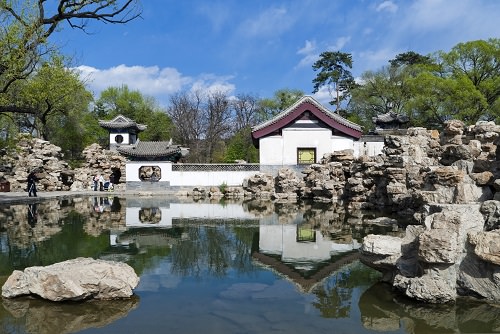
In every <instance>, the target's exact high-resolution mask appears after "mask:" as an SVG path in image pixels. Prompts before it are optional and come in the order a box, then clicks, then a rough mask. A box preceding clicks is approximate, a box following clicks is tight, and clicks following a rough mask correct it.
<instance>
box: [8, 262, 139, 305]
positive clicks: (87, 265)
mask: <svg viewBox="0 0 500 334" xmlns="http://www.w3.org/2000/svg"><path fill="white" fill-rule="evenodd" d="M138 284H139V277H138V276H137V274H136V273H135V272H134V269H132V267H130V266H129V265H128V264H126V263H121V262H114V261H104V260H94V259H92V258H76V259H73V260H67V261H64V262H59V263H55V264H52V265H49V266H46V267H40V266H36V267H28V268H26V269H24V271H19V270H15V271H14V272H13V273H12V274H11V275H10V276H9V278H8V279H7V281H6V282H5V284H4V285H3V287H2V296H3V297H5V298H13V297H17V296H24V295H37V296H39V297H41V298H44V299H48V300H51V301H64V300H72V301H78V300H85V299H92V298H93V299H117V298H128V297H130V296H132V294H133V292H132V290H133V289H135V287H137V285H138Z"/></svg>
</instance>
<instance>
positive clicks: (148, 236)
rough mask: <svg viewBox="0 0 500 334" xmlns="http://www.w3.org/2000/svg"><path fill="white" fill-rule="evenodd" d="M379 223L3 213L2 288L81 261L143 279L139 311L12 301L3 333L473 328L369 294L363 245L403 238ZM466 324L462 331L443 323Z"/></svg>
mask: <svg viewBox="0 0 500 334" xmlns="http://www.w3.org/2000/svg"><path fill="white" fill-rule="evenodd" d="M379 216H380V213H373V212H347V211H346V210H345V209H344V208H343V207H342V206H341V205H338V204H335V205H325V204H317V203H302V202H301V203H270V202H265V201H247V202H243V203H241V202H233V201H225V202H216V203H213V202H207V201H198V202H197V201H192V200H186V201H181V200H175V201H172V200H166V199H165V198H157V197H144V198H142V197H135V198H118V197H114V196H96V197H89V198H75V199H72V200H65V201H49V202H41V203H38V204H36V205H31V206H29V205H28V206H27V205H13V206H10V207H0V284H3V282H4V281H5V279H6V278H7V276H8V275H9V274H10V273H11V272H12V271H13V270H14V269H24V268H25V267H27V266H33V265H48V264H52V263H55V262H60V261H63V260H66V259H70V258H75V257H78V256H86V257H94V258H101V259H110V260H118V261H124V262H127V263H128V264H130V265H131V266H132V267H133V268H134V269H135V271H136V272H137V273H138V274H139V275H140V277H141V283H140V285H139V287H138V288H137V290H136V294H137V296H138V297H140V299H141V303H140V304H139V301H138V299H134V300H131V301H129V302H128V303H124V304H120V303H111V304H109V305H106V304H93V303H81V304H78V303H76V304H53V303H46V302H43V301H40V300H32V299H31V300H4V303H3V308H0V325H1V326H2V327H0V331H1V330H2V328H8V329H9V330H4V331H5V332H7V333H24V332H30V333H45V332H76V331H79V330H82V329H85V328H86V329H87V331H86V332H88V333H93V332H96V333H97V332H99V329H97V328H98V327H100V326H104V328H105V330H103V332H120V331H122V332H143V331H144V326H147V327H148V328H149V329H150V330H149V332H167V331H173V332H196V331H201V330H203V331H204V332H207V333H209V332H224V331H225V332H234V331H247V332H260V333H264V332H271V331H274V330H276V329H280V330H283V331H284V330H286V331H287V332H289V333H295V332H296V333H299V332H306V331H307V332H309V333H313V332H325V331H327V330H331V328H332V326H334V327H335V328H336V329H338V330H339V331H343V332H346V333H349V332H353V333H354V332H363V331H366V330H375V331H382V332H385V331H398V332H400V331H404V332H407V333H417V332H422V330H424V331H426V330H429V332H430V333H432V332H439V331H445V332H446V331H450V329H452V330H455V331H456V330H458V329H460V330H462V331H466V330H467V328H469V327H471V326H472V327H473V324H474V323H475V322H474V321H476V320H473V318H472V316H470V314H469V313H467V312H465V311H464V309H465V308H460V306H458V304H457V307H456V308H454V309H453V310H451V311H450V310H447V309H443V310H444V311H442V312H441V311H440V312H441V313H440V312H436V309H434V308H430V307H429V306H419V305H416V304H412V303H411V302H402V301H401V300H398V299H396V298H394V296H392V295H390V294H388V292H387V291H386V290H382V289H381V288H380V286H378V285H375V286H373V284H374V283H375V282H377V280H378V277H379V274H378V273H377V272H376V271H374V270H372V269H370V268H368V267H366V266H364V265H362V264H361V263H360V262H359V261H358V260H357V258H358V251H357V249H358V248H359V247H360V242H361V240H362V238H363V237H364V236H365V235H367V234H369V233H379V234H391V235H400V234H401V233H402V230H401V228H399V226H398V222H397V221H394V220H391V219H388V218H380V217H379ZM372 286H373V287H372ZM384 291H386V292H384ZM384 293H385V294H384ZM101 305H102V306H101ZM466 305H469V304H466ZM475 307H476V306H474V308H473V309H472V310H476V308H475ZM105 309H107V311H106V310H105ZM132 309H135V311H134V312H129V311H130V310H132ZM106 312H109V313H106ZM474 312H476V311H474ZM474 312H473V313H474ZM477 312H478V313H479V312H480V313H481V314H480V316H479V315H478V316H477V319H478V320H477V321H478V322H480V323H483V327H481V328H485V329H489V330H490V331H491V330H495V329H499V328H500V327H499V324H498V321H497V320H496V319H497V316H498V313H497V309H496V308H494V307H492V306H488V305H483V304H478V305H477ZM56 313H57V316H56V315H55V314H56ZM462 313H463V314H462ZM438 315H441V316H438ZM459 316H460V317H462V318H463V319H466V320H463V321H462V320H460V321H455V322H453V321H452V322H450V323H446V322H443V320H439V319H440V318H441V317H444V318H448V319H449V318H450V317H453V319H458V317H459ZM42 317H45V318H46V319H53V320H51V321H45V322H44V321H39V319H42ZM166 317H168V319H170V320H172V319H174V318H175V321H167V322H166V321H165V318H166ZM193 317H195V318H196V319H197V322H193V321H192V319H193ZM118 319H119V320H118ZM467 319H468V320H467ZM438 320H439V321H438ZM331 321H335V324H334V325H333V324H332V323H331ZM207 324H210V326H211V327H210V328H207ZM16 328H17V329H16ZM92 328H93V329H92Z"/></svg>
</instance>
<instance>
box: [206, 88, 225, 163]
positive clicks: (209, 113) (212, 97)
mask: <svg viewBox="0 0 500 334" xmlns="http://www.w3.org/2000/svg"><path fill="white" fill-rule="evenodd" d="M205 112H206V117H205V122H206V126H205V148H206V152H207V158H208V161H207V162H213V158H214V157H213V155H214V152H215V148H216V147H217V144H218V143H220V141H221V140H222V139H224V138H225V137H227V136H228V134H229V133H230V124H231V109H230V108H229V100H228V98H227V95H226V94H225V93H223V92H214V93H209V95H208V96H207V107H206V109H205Z"/></svg>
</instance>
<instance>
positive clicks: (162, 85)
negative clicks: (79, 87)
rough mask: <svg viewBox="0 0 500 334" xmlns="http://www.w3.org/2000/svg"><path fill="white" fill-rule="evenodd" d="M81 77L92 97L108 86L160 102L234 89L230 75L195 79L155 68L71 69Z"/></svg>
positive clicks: (119, 66) (176, 72)
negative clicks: (187, 92)
mask: <svg viewBox="0 0 500 334" xmlns="http://www.w3.org/2000/svg"><path fill="white" fill-rule="evenodd" d="M75 69H76V70H78V71H79V72H80V76H81V78H82V79H83V80H84V81H85V83H86V84H87V86H88V88H89V89H90V90H92V91H93V92H94V94H95V95H96V96H98V95H99V93H100V92H101V91H103V90H105V89H107V88H109V87H121V86H123V85H126V86H128V87H129V88H130V89H131V90H138V91H140V92H141V93H142V94H144V95H147V96H153V97H155V98H156V99H157V100H158V101H159V102H160V103H163V104H164V103H166V102H167V100H168V97H169V96H170V95H171V94H173V93H177V92H179V91H182V90H201V91H206V92H214V91H223V92H226V93H229V92H233V91H234V90H235V86H234V84H232V83H230V80H231V79H233V77H232V76H217V75H214V74H202V75H199V76H198V77H194V78H193V77H189V76H183V75H182V74H181V73H180V72H179V71H178V70H177V69H175V68H171V67H165V68H160V67H158V66H150V67H146V66H126V65H118V66H115V67H111V68H108V69H97V68H94V67H90V66H85V65H81V66H78V67H76V68H75Z"/></svg>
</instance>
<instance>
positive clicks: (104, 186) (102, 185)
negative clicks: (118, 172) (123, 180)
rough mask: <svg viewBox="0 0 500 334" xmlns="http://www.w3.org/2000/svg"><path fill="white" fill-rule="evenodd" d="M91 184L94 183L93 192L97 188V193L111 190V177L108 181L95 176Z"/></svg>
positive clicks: (98, 175) (100, 176)
mask: <svg viewBox="0 0 500 334" xmlns="http://www.w3.org/2000/svg"><path fill="white" fill-rule="evenodd" d="M93 182H94V191H97V188H99V191H105V190H107V191H111V190H113V175H111V176H110V177H109V180H105V179H104V177H103V176H102V175H100V174H97V175H95V176H94V178H93Z"/></svg>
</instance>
